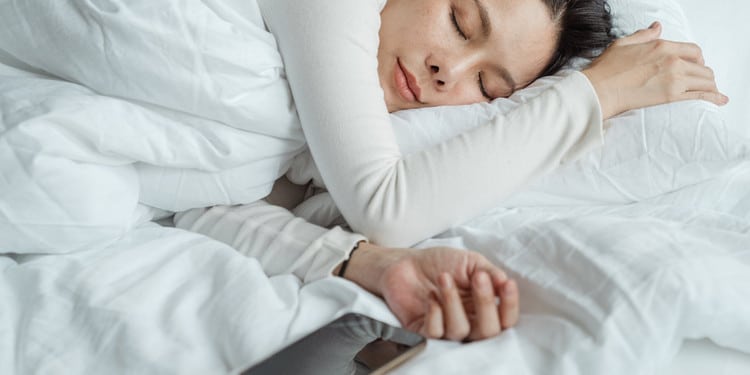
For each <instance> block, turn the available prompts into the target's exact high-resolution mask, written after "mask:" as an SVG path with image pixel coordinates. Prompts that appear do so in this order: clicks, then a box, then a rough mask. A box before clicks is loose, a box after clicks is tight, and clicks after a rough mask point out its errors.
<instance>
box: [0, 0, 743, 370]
mask: <svg viewBox="0 0 750 375" xmlns="http://www.w3.org/2000/svg"><path fill="white" fill-rule="evenodd" d="M92 3H96V4H99V5H102V4H103V5H102V6H104V5H106V4H107V2H106V1H96V2H92ZM205 3H206V4H214V5H217V4H218V5H221V4H222V2H205ZM227 3H228V2H227ZM234 3H237V4H239V2H233V4H234ZM191 4H194V3H191ZM195 4H197V3H195ZM235 5H236V4H235ZM216 9H218V11H219V13H221V12H220V11H221V10H222V8H221V7H218V8H216ZM224 10H226V9H224ZM225 15H226V14H225ZM224 21H226V20H224V19H222V20H219V21H217V22H218V23H219V24H221V25H222V27H224V29H223V30H231V27H228V26H227V25H226V24H224V23H223V22H224ZM70 22H73V20H72V19H71V20H70ZM42 52H43V51H42ZM4 72H5V73H8V72H11V70H10V69H7V70H5V71H4ZM0 73H3V71H0ZM8 74H11V75H15V74H16V72H11V73H8ZM123 77H124V76H123ZM123 77H121V78H123ZM90 78H91V79H94V80H97V79H104V78H105V77H103V76H99V75H96V74H92V76H91V77H90ZM126 78H127V77H124V78H123V79H124V80H123V82H120V83H121V84H126V83H128V82H127V79H126ZM19 79H20V80H21V81H15V82H10V81H8V80H3V81H2V82H0V84H2V85H3V88H2V90H0V95H2V94H5V95H7V96H6V97H3V98H2V100H0V105H2V106H3V107H2V108H3V112H2V117H0V118H1V119H2V123H0V124H1V125H0V130H2V131H3V132H7V131H8V129H9V127H8V125H7V124H13V126H15V125H17V123H18V120H19V119H23V118H26V117H33V116H34V115H38V114H45V115H46V114H48V115H49V116H48V117H46V118H47V119H49V118H52V119H54V121H51V122H49V123H48V125H46V126H43V125H39V124H37V125H36V128H35V127H34V126H30V125H28V124H26V125H24V126H25V129H24V130H25V131H26V132H19V133H18V134H23V135H24V137H21V138H18V139H20V140H23V141H24V142H26V143H22V144H26V145H30V146H33V147H36V146H37V145H38V143H36V141H46V143H44V147H43V150H44V151H45V152H46V153H47V155H49V158H46V159H38V160H37V161H32V160H33V159H15V157H17V156H18V155H20V154H17V153H6V154H1V155H2V156H3V158H2V159H0V162H1V163H3V166H4V167H8V166H13V167H18V169H15V170H16V171H29V172H39V176H45V177H44V178H48V180H44V181H42V180H38V181H36V180H33V178H32V179H31V182H37V183H39V184H40V185H39V186H42V188H39V189H38V190H36V191H35V193H34V194H37V195H36V197H37V198H38V199H40V202H46V203H50V205H48V206H44V207H46V208H48V209H49V208H50V207H53V208H54V209H51V210H50V212H49V213H50V215H51V216H49V217H53V218H55V219H60V218H61V220H62V219H64V220H63V221H65V220H69V222H72V223H73V224H75V225H71V226H68V227H62V228H61V227H59V226H57V227H49V228H46V229H44V230H50V231H60V238H61V240H60V241H59V242H56V243H46V242H45V243H35V242H33V240H34V239H35V237H34V236H33V235H28V233H25V234H26V235H27V237H19V238H21V239H26V240H29V241H31V242H23V243H22V244H21V245H27V244H28V243H33V244H34V246H37V247H36V248H37V249H44V250H46V252H53V253H54V252H57V253H58V254H53V255H46V256H35V255H15V256H11V255H3V256H0V269H1V270H2V274H0V373H59V372H65V373H138V374H143V373H201V374H202V373H224V372H227V371H231V370H236V369H238V368H239V367H241V366H243V365H245V364H248V363H250V362H252V361H254V360H258V359H260V358H262V357H263V356H265V355H267V354H268V353H271V352H272V351H274V350H276V349H278V348H280V347H281V346H282V345H284V344H285V343H288V342H290V341H291V340H293V339H294V338H296V337H299V336H300V335H302V334H304V333H306V332H309V331H311V330H313V329H314V328H316V327H318V326H320V325H322V324H323V323H325V322H326V321H329V320H332V319H334V318H335V317H336V316H338V315H341V314H343V313H345V312H348V311H356V312H360V313H364V314H367V315H371V316H373V317H376V318H379V319H382V320H386V321H389V322H392V323H395V319H394V318H393V316H392V315H391V314H390V313H389V312H388V311H387V309H386V308H385V306H384V305H383V304H382V302H381V301H380V300H378V299H376V298H374V297H373V296H371V295H369V294H367V293H365V292H363V291H362V290H360V289H359V288H357V287H355V286H354V285H352V284H351V283H348V282H345V281H342V280H337V279H333V278H330V279H326V280H322V281H320V282H316V283H313V284H310V285H307V286H305V287H303V288H300V284H299V281H298V280H297V279H296V278H294V277H293V276H279V277H274V278H270V279H269V278H267V277H266V276H265V275H264V274H263V272H262V270H261V269H260V267H259V265H258V263H257V262H255V261H254V260H251V259H247V258H244V257H241V256H240V255H238V254H237V253H236V252H234V251H233V250H232V249H230V248H228V247H227V246H225V245H222V244H220V243H218V242H215V241H212V240H210V239H207V238H205V237H202V236H199V235H196V234H191V233H187V232H183V231H180V230H176V229H171V228H162V227H159V226H156V225H155V224H153V223H150V222H148V220H149V219H150V218H151V216H152V213H151V212H150V211H149V210H148V209H147V208H146V207H145V206H143V205H139V204H138V199H139V196H140V198H143V197H151V198H153V199H154V201H158V202H163V203H165V204H173V205H174V207H176V208H179V206H180V205H181V204H188V203H189V204H198V203H199V202H186V201H184V200H176V201H170V199H176V197H174V196H170V195H168V194H164V193H163V192H160V191H159V190H153V191H148V190H145V191H141V190H140V189H141V188H143V186H139V185H138V184H131V183H130V182H132V181H133V179H132V177H133V176H136V175H138V174H137V172H138V171H137V170H136V169H135V168H134V167H132V166H128V165H130V163H134V162H135V161H141V162H144V161H145V162H149V163H151V164H153V165H165V166H169V165H170V164H169V163H170V162H173V161H174V160H176V159H173V157H174V155H175V154H174V153H175V152H183V153H184V154H183V157H188V156H190V155H193V156H195V157H196V158H197V159H200V160H201V162H202V163H203V164H202V166H203V168H204V169H205V170H206V171H211V170H214V169H215V167H216V166H215V165H214V164H213V163H232V162H233V161H232V159H231V158H230V159H227V158H222V157H220V156H226V155H222V154H221V152H222V151H228V150H242V148H243V147H247V146H248V145H244V144H242V142H241V139H239V138H236V137H234V134H235V133H234V130H233V129H231V128H228V127H221V126H217V124H216V123H214V122H212V120H210V119H207V118H206V117H209V118H210V117H221V116H225V117H222V119H223V120H224V121H227V122H232V119H235V120H236V119H237V118H238V116H239V118H241V116H240V115H241V114H238V113H235V112H231V111H230V112H231V113H228V112H222V111H223V109H224V107H223V106H222V105H218V107H216V108H218V110H219V112H212V111H208V112H202V113H199V115H200V116H202V117H200V116H194V115H195V113H193V114H191V113H189V112H187V111H182V109H184V108H182V107H180V106H181V105H184V104H185V103H184V101H182V100H183V99H180V96H179V95H176V96H174V97H172V98H176V99H175V100H176V103H161V106H162V107H164V108H162V107H156V106H149V105H145V104H143V103H140V102H137V101H118V100H109V99H107V98H104V97H100V96H96V95H94V93H92V92H91V91H89V90H85V89H82V88H80V87H73V86H72V85H70V84H66V83H62V82H59V81H53V80H44V79H41V80H39V78H38V77H31V78H29V76H25V75H24V76H23V77H22V78H19ZM100 83H101V82H100ZM104 83H109V84H113V86H112V87H111V88H112V89H116V88H122V87H123V86H121V85H120V84H117V82H115V81H107V82H104ZM152 83H154V82H152ZM156 83H158V82H156ZM156 83H154V84H156ZM177 87H180V86H179V85H178V86H177ZM146 88H147V87H146ZM141 89H144V88H143V87H141ZM13 90H15V91H13ZM35 90H36V91H35ZM11 92H13V95H11ZM145 92H146V94H149V93H150V91H149V90H145ZM44 93H48V94H49V96H45V95H44ZM152 94H153V93H152ZM177 94H179V93H177ZM19 95H20V96H19ZM23 95H26V97H23ZM19 97H21V98H23V99H22V100H19V99H18V98H19ZM165 97H167V96H165ZM240 97H241V98H244V97H242V96H240ZM11 98H15V99H13V100H11ZM167 99H168V100H171V99H170V97H167ZM188 99H189V100H188ZM188 99H185V100H186V101H189V102H191V103H192V101H193V100H195V98H192V97H191V98H188ZM244 99H246V98H244ZM34 100H36V102H34ZM31 104H34V105H31ZM172 104H174V105H172ZM235 104H236V103H235ZM175 106H177V107H179V108H174V107H175ZM167 107H169V108H173V109H172V110H169V109H165V108H167ZM188 107H189V106H188ZM208 107H211V106H208ZM238 107H241V105H238ZM211 108H214V107H211ZM216 108H214V109H216ZM203 109H206V108H203ZM209 109H210V108H209ZM261 109H262V108H261ZM101 120H106V121H108V123H110V124H116V126H113V127H112V129H113V130H117V131H112V132H105V133H100V132H96V131H94V130H96V129H93V130H92V128H91V127H89V126H91V124H92V121H101ZM14 121H16V122H14ZM290 121H291V120H290ZM21 122H22V121H21ZM180 122H187V123H188V124H190V125H191V126H189V127H184V126H183V127H174V128H170V127H169V124H173V123H180ZM235 122H236V121H235ZM51 123H54V124H56V126H57V127H53V126H52V125H49V124H51ZM152 123H159V124H160V129H161V130H162V132H163V134H164V136H163V137H161V138H158V137H157V138H150V139H141V137H138V136H137V135H138V134H141V133H140V132H139V131H138V129H139V126H146V125H148V124H152ZM61 124H66V125H67V126H61ZM238 127H239V125H238ZM94 128H95V127H94ZM52 129H56V130H65V131H57V132H53V131H51V130H52ZM174 129H180V130H179V131H178V132H174V131H172V130H174ZM175 137H184V138H180V139H181V141H180V142H172V143H174V144H177V145H178V147H176V148H174V149H173V148H164V147H163V146H164V145H165V143H162V142H161V140H163V139H171V140H174V139H176V138H175ZM285 137H286V138H284V139H282V138H283V137H279V139H277V141H278V142H279V145H276V146H273V145H272V146H270V147H268V145H265V146H266V147H267V148H266V150H268V152H269V153H270V154H273V153H275V152H284V151H283V150H288V149H290V148H294V147H297V146H296V145H298V144H299V142H300V140H299V139H298V137H299V134H286V135H285ZM18 139H17V140H18ZM125 139H128V140H129V141H128V142H124V140H125ZM50 140H54V141H55V142H49V141H50ZM143 141H145V142H143ZM139 142H143V143H139ZM134 144H138V145H139V147H134V146H133V145H134ZM16 145H17V144H16ZM214 146H219V147H216V148H214ZM33 147H32V148H31V149H27V150H26V151H29V154H31V155H33V154H34V150H35V149H34V148H33ZM8 150H9V149H0V151H4V152H5V151H8ZM279 150H282V151H279ZM227 154H232V155H237V154H233V153H227ZM185 155H187V156H185ZM26 156H28V155H26ZM6 157H7V158H6ZM182 160H184V159H182ZM10 163H17V164H12V165H11V164H10ZM76 163H91V164H93V165H95V167H91V168H80V167H81V166H80V165H76ZM223 167H226V164H224V165H223ZM256 167H257V168H258V169H259V170H264V171H267V170H274V171H275V170H283V169H284V168H283V167H284V166H266V165H260V166H256ZM246 168H247V169H238V170H235V171H234V173H233V174H229V175H225V176H219V177H221V178H217V180H214V179H213V178H206V180H205V181H207V184H206V185H193V186H186V187H185V188H186V189H187V188H188V187H190V188H192V190H190V189H187V190H185V191H184V192H183V195H181V196H180V197H179V198H180V199H183V198H184V199H206V200H208V201H211V200H212V199H214V198H215V195H212V194H227V191H222V190H221V189H217V188H216V186H231V187H233V188H234V189H236V190H235V192H242V191H244V192H245V193H247V192H248V191H249V190H251V189H250V188H251V187H253V186H255V185H251V184H249V183H248V182H247V181H245V180H242V179H241V177H242V176H243V175H249V174H251V172H252V170H251V168H253V167H252V166H250V167H246ZM65 171H76V173H81V174H80V175H75V174H74V175H72V177H71V175H65V174H64V173H62V172H65ZM55 172H60V173H55ZM195 174H198V172H195ZM18 175H23V174H16V175H14V176H18ZM61 176H62V177H64V178H63V179H62V180H57V183H55V182H56V180H54V179H55V178H61ZM76 176H78V177H76ZM143 176H146V175H145V174H141V176H139V177H138V178H143ZM2 177H3V176H0V179H1V178H2ZM27 177H34V174H33V173H29V175H28V176H27ZM146 177H147V176H146ZM152 177H153V178H154V181H159V179H158V178H157V177H158V175H154V176H152ZM138 178H136V180H137V179H138ZM147 179H148V177H147ZM86 181H88V182H92V181H95V182H96V184H98V185H95V184H85V183H83V182H86ZM124 181H128V183H123V182H124ZM216 181H219V182H220V184H217V185H213V184H209V183H208V182H216ZM243 181H244V182H246V183H247V184H246V185H245V187H246V188H247V189H245V190H243V189H242V188H241V187H242V186H241V185H240V183H242V182H243ZM11 182H13V183H16V182H17V181H0V186H9V185H2V183H5V184H8V183H11ZM162 182H164V181H162ZM167 182H169V181H166V182H164V183H165V184H166V185H169V184H168V183H167ZM172 182H174V181H172ZM43 183H48V184H46V185H44V184H43ZM32 185H33V184H32ZM103 186H108V187H107V189H102V187H103ZM151 186H152V187H153V186H156V187H158V186H159V184H153V185H151ZM170 186H171V185H170ZM748 186H750V165H749V164H748V162H745V163H741V164H739V165H737V166H736V168H735V169H733V170H732V171H731V172H726V173H724V174H722V175H721V176H720V177H717V178H714V179H712V180H710V181H706V182H702V183H700V184H697V185H695V186H691V187H688V188H684V189H682V190H680V191H678V192H675V193H671V194H667V195H661V196H658V197H654V198H651V199H648V200H644V201H641V202H639V203H637V204H631V205H612V206H602V205H593V206H591V205H585V206H573V205H557V206H549V205H547V206H538V207H533V208H514V209H504V208H498V209H495V210H492V211H490V212H488V213H487V214H485V215H483V216H482V217H479V218H477V219H476V220H473V221H471V222H469V223H467V224H465V225H462V226H460V227H458V228H455V229H454V230H452V231H450V232H448V233H446V234H444V235H442V236H440V237H439V238H436V239H432V240H429V241H427V242H425V243H424V244H422V245H423V246H429V245H451V246H460V247H467V248H471V249H475V250H478V251H481V252H483V253H484V254H486V255H487V256H488V257H490V258H491V259H493V260H494V261H496V262H498V263H499V264H502V265H503V266H504V267H506V268H507V269H509V270H510V272H511V273H512V274H513V276H514V277H516V278H518V280H519V281H520V285H521V292H522V296H523V297H522V298H523V300H522V303H523V316H522V320H521V323H520V325H519V326H518V327H517V328H516V329H513V330H511V331H509V332H506V333H505V334H503V335H501V336H500V337H498V338H496V339H493V340H488V341H484V342H480V343H473V344H468V345H459V344H452V343H445V342H437V341H434V342H431V343H430V345H429V346H428V350H427V351H426V352H425V353H424V354H423V355H420V356H419V357H417V358H415V360H414V361H412V362H411V363H409V364H407V366H406V367H404V368H403V369H402V370H401V371H400V372H401V373H431V374H437V373H498V372H501V371H504V370H508V372H510V371H511V370H513V371H514V373H521V374H527V373H528V374H552V373H555V374H579V373H592V374H598V373H607V374H613V373H615V374H616V373H619V372H622V373H625V372H626V371H627V373H653V372H655V371H657V370H658V369H660V368H663V367H664V366H666V365H667V364H668V363H669V362H670V361H671V359H672V358H673V356H674V355H675V353H676V351H677V350H678V348H679V345H680V343H681V341H682V340H683V339H685V338H703V337H708V338H710V339H711V340H713V341H715V342H717V343H719V344H721V345H724V346H729V347H732V348H735V349H737V350H742V351H745V352H750V301H748V299H747V298H746V296H748V295H750V265H749V264H750V245H748V244H750V192H749V190H750V189H748ZM50 187H54V189H53V188H50ZM256 187H257V186H256ZM257 188H258V190H259V191H262V190H263V189H265V188H267V186H260V187H257ZM7 192H9V193H12V192H13V191H12V190H8V191H7ZM250 193H253V194H255V193H257V191H255V192H252V191H251V192H250ZM96 194H102V195H103V196H98V195H96ZM71 197H73V198H74V199H70V198H71ZM5 198H6V199H7V197H5ZM241 198H242V197H239V198H238V197H237V196H232V195H231V194H230V195H229V196H228V197H227V199H228V201H230V202H231V200H232V199H241ZM97 201H99V202H101V201H106V202H108V205H107V206H91V205H90V206H87V202H97ZM5 203H8V204H17V203H19V202H13V201H8V202H5ZM20 203H23V202H20ZM82 206H83V207H85V208H86V210H83V214H84V216H82V217H74V216H70V215H69V213H70V212H81V210H80V207H82ZM37 213H38V212H33V213H29V214H37ZM31 216H33V215H31ZM14 219H16V220H19V219H21V221H22V219H24V217H16V218H14ZM38 224H39V225H40V226H44V224H45V223H38ZM91 224H97V225H98V226H95V227H94V226H87V225H91ZM0 229H7V228H0ZM103 239H106V240H107V241H105V243H102V240H103ZM3 240H4V241H6V242H3V243H6V244H8V243H11V244H12V243H13V242H12V241H10V239H8V238H4V239H3ZM19 243H20V242H19ZM92 244H96V245H95V246H94V245H92ZM3 250H4V251H7V249H3ZM55 250H58V251H55ZM62 253H66V254H62Z"/></svg>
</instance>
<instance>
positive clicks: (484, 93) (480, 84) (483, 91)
mask: <svg viewBox="0 0 750 375" xmlns="http://www.w3.org/2000/svg"><path fill="white" fill-rule="evenodd" d="M477 82H479V91H480V92H481V93H482V96H484V97H485V98H487V99H489V100H492V97H491V96H490V94H488V93H487V89H485V88H484V82H482V73H479V74H477Z"/></svg>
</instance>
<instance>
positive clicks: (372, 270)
mask: <svg viewBox="0 0 750 375" xmlns="http://www.w3.org/2000/svg"><path fill="white" fill-rule="evenodd" d="M405 251H406V250H403V249H389V248H384V247H380V246H377V245H374V244H371V243H368V242H363V243H360V244H359V247H358V248H357V251H356V252H355V253H354V254H352V255H351V256H350V258H349V264H348V265H347V268H346V272H345V273H344V278H345V279H347V280H349V281H352V282H354V283H356V284H357V285H359V286H361V287H362V288H364V289H365V290H367V291H369V292H370V293H373V294H375V295H377V296H381V297H382V295H383V293H382V286H381V277H382V275H384V274H385V271H386V270H387V269H388V266H390V265H391V264H392V263H393V262H395V261H396V260H398V259H400V258H401V257H403V256H404V255H405ZM338 270H340V266H339V267H337V268H336V270H334V272H335V273H337V272H338Z"/></svg>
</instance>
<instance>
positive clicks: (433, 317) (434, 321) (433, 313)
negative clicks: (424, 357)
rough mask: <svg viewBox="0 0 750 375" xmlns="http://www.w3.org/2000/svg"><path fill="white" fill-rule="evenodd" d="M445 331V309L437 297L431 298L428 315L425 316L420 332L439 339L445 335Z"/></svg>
mask: <svg viewBox="0 0 750 375" xmlns="http://www.w3.org/2000/svg"><path fill="white" fill-rule="evenodd" d="M444 333H445V332H444V330H443V311H442V309H441V308H440V304H439V303H438V302H437V301H436V300H435V298H430V300H429V302H427V315H426V316H425V320H424V324H423V325H422V331H421V332H420V334H421V335H422V336H424V337H427V338H431V339H439V338H441V337H443V334H444Z"/></svg>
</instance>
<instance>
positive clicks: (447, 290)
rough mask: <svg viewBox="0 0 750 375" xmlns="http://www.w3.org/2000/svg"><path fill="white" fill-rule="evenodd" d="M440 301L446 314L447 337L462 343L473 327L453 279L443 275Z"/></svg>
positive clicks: (440, 281)
mask: <svg viewBox="0 0 750 375" xmlns="http://www.w3.org/2000/svg"><path fill="white" fill-rule="evenodd" d="M438 282H439V284H440V300H441V307H442V310H443V314H444V317H443V318H444V320H445V321H444V323H445V335H444V337H445V338H446V339H448V340H455V341H460V340H463V339H465V338H466V337H467V336H468V335H469V331H470V329H471V325H470V324H469V318H468V317H467V316H466V312H465V311H464V306H463V304H462V303H461V296H459V294H458V289H457V288H456V285H455V282H454V281H453V277H451V276H450V275H449V274H447V273H443V274H441V275H440V277H439V281H438Z"/></svg>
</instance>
